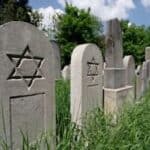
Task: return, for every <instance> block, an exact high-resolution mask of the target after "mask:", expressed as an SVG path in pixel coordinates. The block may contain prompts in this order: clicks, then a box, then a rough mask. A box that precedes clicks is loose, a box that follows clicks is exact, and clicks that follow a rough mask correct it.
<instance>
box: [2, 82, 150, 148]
mask: <svg viewBox="0 0 150 150" xmlns="http://www.w3.org/2000/svg"><path fill="white" fill-rule="evenodd" d="M56 106H57V107H56V123H57V125H56V139H57V141H56V143H57V150H117V149H118V150H129V149H130V150H131V149H132V150H149V148H150V92H148V91H147V92H146V93H145V96H143V97H142V98H141V100H140V101H138V102H137V103H136V104H134V105H130V104H128V105H126V106H124V110H123V111H122V112H120V114H118V115H119V117H118V121H117V123H115V124H114V123H113V122H112V120H111V119H110V118H111V116H106V115H104V113H103V111H102V110H100V109H98V108H97V109H94V110H93V111H91V112H89V113H87V116H86V117H85V118H84V120H85V123H84V124H83V126H82V129H79V128H78V127H77V126H76V125H75V124H72V123H71V119H70V83H69V81H63V80H59V81H57V83H56ZM20 138H22V150H50V143H49V141H50V140H49V139H50V138H51V135H50V132H48V131H47V132H46V133H43V134H41V136H40V137H37V140H36V141H34V142H32V143H30V139H29V138H28V136H27V135H26V134H25V133H20ZM0 142H1V148H0V149H2V150H9V147H8V146H7V143H6V141H5V140H1V141H0Z"/></svg>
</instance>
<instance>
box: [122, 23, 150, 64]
mask: <svg viewBox="0 0 150 150" xmlns="http://www.w3.org/2000/svg"><path fill="white" fill-rule="evenodd" d="M121 27H122V32H123V49H124V55H133V56H134V59H135V62H136V64H141V63H142V62H143V61H144V55H145V47H146V46H148V45H150V29H148V28H146V27H145V26H137V25H135V24H129V21H121Z"/></svg>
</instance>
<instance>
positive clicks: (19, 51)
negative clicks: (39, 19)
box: [0, 21, 55, 150]
mask: <svg viewBox="0 0 150 150" xmlns="http://www.w3.org/2000/svg"><path fill="white" fill-rule="evenodd" d="M0 60H1V61H0V70H1V71H0V105H1V106H0V116H1V117H0V135H1V138H3V139H4V140H6V138H7V142H8V144H9V145H10V149H11V150H16V149H17V148H18V147H20V144H21V142H22V136H21V133H20V131H22V132H23V133H24V134H28V136H29V139H30V141H31V142H32V141H33V140H35V138H37V137H38V136H39V135H40V134H41V132H42V131H45V130H49V131H51V134H52V138H51V141H50V142H51V149H52V150H54V149H55V140H54V136H55V82H54V81H55V77H54V76H55V66H54V63H55V60H54V50H53V48H52V47H51V45H50V42H49V41H48V39H47V38H46V37H45V36H44V34H42V33H41V31H39V30H38V29H37V28H36V27H34V26H32V25H30V24H28V23H24V22H15V21H13V22H10V23H7V24H4V25H3V26H1V27H0Z"/></svg>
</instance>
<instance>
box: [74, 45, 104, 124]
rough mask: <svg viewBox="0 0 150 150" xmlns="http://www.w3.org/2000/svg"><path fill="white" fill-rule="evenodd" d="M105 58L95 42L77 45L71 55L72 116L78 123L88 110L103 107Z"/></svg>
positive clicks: (80, 122)
mask: <svg viewBox="0 0 150 150" xmlns="http://www.w3.org/2000/svg"><path fill="white" fill-rule="evenodd" d="M102 71H103V59H102V54H101V51H100V50H99V48H98V47H97V46H96V45H94V44H83V45H79V46H77V47H76V48H75V49H74V51H73V53H72V57H71V116H72V117H71V118H72V121H73V122H75V123H76V124H78V125H82V119H83V117H84V116H85V115H86V113H87V112H88V111H91V110H93V109H94V108H97V107H100V108H102V104H103V102H102V99H103V95H102V94H103V92H102V91H103V89H102V88H103V85H102V74H103V72H102Z"/></svg>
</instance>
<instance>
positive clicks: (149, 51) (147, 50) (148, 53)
mask: <svg viewBox="0 0 150 150" xmlns="http://www.w3.org/2000/svg"><path fill="white" fill-rule="evenodd" d="M145 60H146V61H147V60H150V47H146V48H145Z"/></svg>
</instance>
